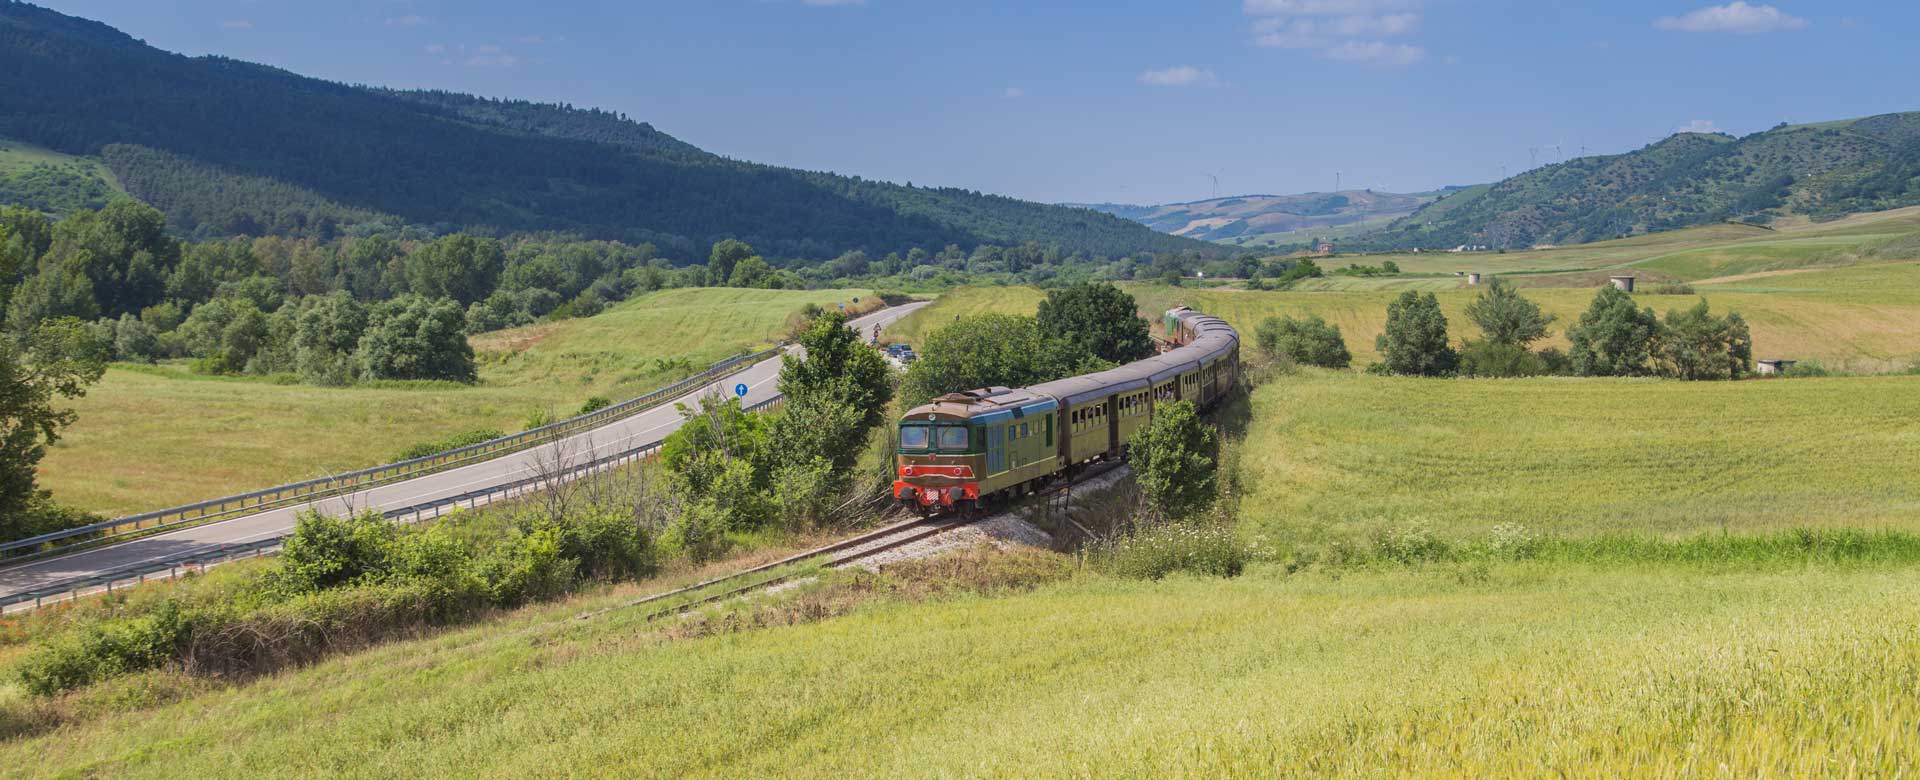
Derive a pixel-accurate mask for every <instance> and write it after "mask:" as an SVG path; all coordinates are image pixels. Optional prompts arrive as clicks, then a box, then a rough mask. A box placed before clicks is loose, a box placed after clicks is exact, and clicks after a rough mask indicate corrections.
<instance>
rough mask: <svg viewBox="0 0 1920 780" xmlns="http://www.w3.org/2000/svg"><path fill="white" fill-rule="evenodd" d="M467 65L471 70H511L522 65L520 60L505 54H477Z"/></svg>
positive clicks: (468, 60)
mask: <svg viewBox="0 0 1920 780" xmlns="http://www.w3.org/2000/svg"><path fill="white" fill-rule="evenodd" d="M466 63H467V67H469V68H511V67H513V66H515V65H518V64H520V58H519V57H516V56H514V55H511V54H507V53H505V52H497V53H494V54H475V55H473V56H471V57H468V58H467V61H466Z"/></svg>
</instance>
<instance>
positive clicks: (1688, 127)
mask: <svg viewBox="0 0 1920 780" xmlns="http://www.w3.org/2000/svg"><path fill="white" fill-rule="evenodd" d="M1673 132H1675V133H1718V132H1720V128H1719V127H1717V126H1715V125H1714V124H1713V120H1711V119H1695V120H1693V121H1691V122H1688V123H1686V124H1684V125H1681V126H1679V127H1676V128H1674V129H1673Z"/></svg>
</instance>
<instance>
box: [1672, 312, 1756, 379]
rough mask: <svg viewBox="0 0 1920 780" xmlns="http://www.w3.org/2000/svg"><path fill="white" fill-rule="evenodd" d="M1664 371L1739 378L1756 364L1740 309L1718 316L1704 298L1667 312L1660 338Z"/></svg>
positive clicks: (1694, 376)
mask: <svg viewBox="0 0 1920 780" xmlns="http://www.w3.org/2000/svg"><path fill="white" fill-rule="evenodd" d="M1658 344H1659V347H1658V353H1659V359H1660V368H1661V372H1662V373H1665V374H1666V375H1668V376H1673V377H1678V378H1680V379H1739V378H1740V377H1743V376H1746V375H1747V372H1748V371H1749V369H1750V367H1751V366H1752V365H1753V336H1752V335H1751V334H1749V333H1748V332H1747V323H1746V320H1744V319H1741V317H1740V314H1739V312H1729V313H1728V314H1727V316H1725V317H1715V316H1713V314H1712V313H1711V312H1710V311H1708V309H1707V302H1706V300H1705V299H1701V301H1700V302H1699V303H1697V304H1694V306H1693V308H1690V309H1688V310H1686V311H1683V312H1682V311H1669V312H1667V321H1666V323H1665V326H1664V327H1663V328H1661V332H1660V338H1659V341H1658Z"/></svg>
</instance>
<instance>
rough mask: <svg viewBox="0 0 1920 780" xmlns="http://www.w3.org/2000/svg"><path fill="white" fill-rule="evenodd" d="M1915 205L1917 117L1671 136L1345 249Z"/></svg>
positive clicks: (1499, 188) (1493, 190)
mask: <svg viewBox="0 0 1920 780" xmlns="http://www.w3.org/2000/svg"><path fill="white" fill-rule="evenodd" d="M1916 203H1920V113H1904V114H1884V115H1881V116H1874V117H1868V118H1865V119H1853V120H1842V121H1837V122H1824V123H1820V124H1812V125H1791V126H1789V125H1784V124H1783V125H1781V126H1779V127H1775V128H1773V129H1771V130H1767V131H1765V132H1760V133H1754V134H1752V135H1749V136H1746V137H1744V138H1734V137H1732V136H1730V135H1724V134H1702V133H1679V134H1676V135H1673V136H1670V137H1668V138H1666V139H1663V140H1661V141H1658V142H1655V143H1653V144H1650V145H1648V146H1646V147H1645V148H1642V149H1639V150H1636V151H1632V152H1628V153H1626V154H1617V155H1606V156H1597V157H1582V158H1579V159H1575V160H1568V161H1566V162H1563V163H1558V164H1555V165H1547V166H1543V167H1540V168H1536V169H1533V170H1531V171H1527V172H1526V173H1522V174H1520V175H1518V176H1515V177H1513V178H1510V179H1507V180H1505V181H1502V182H1498V183H1496V184H1492V185H1487V186H1481V187H1471V188H1468V189H1465V190H1462V191H1460V192H1456V193H1453V194H1451V195H1449V196H1447V197H1445V198H1443V199H1441V200H1438V201H1436V202H1434V203H1432V204H1429V205H1427V206H1425V207H1424V208H1422V209H1421V210H1420V211H1418V212H1415V213H1414V214H1412V215H1410V216H1407V217H1405V218H1403V219H1401V220H1399V221H1397V222H1395V223H1394V224H1393V225H1391V226H1388V227H1387V228H1385V229H1382V230H1379V231H1375V232H1372V233H1369V234H1368V235H1366V236H1365V237H1363V238H1360V239H1355V240H1349V241H1347V242H1345V243H1344V247H1346V248H1355V249H1368V248H1373V249H1405V248H1412V247H1428V248H1432V247H1450V246H1458V245H1460V244H1484V245H1488V246H1492V247H1496V248H1519V247H1527V246H1534V245H1538V244H1566V243H1578V242H1586V241H1599V240H1604V239H1609V238H1619V237H1622V236H1629V235H1635V234H1640V233H1649V232H1655V231H1661V230H1672V229H1675V228H1683V227H1689V226H1692V225H1700V224H1705V223H1710V222H1719V221H1723V220H1729V219H1738V220H1743V221H1748V222H1753V223H1756V224H1764V223H1766V222H1767V221H1769V220H1771V219H1772V218H1774V217H1777V216H1780V215H1785V214H1806V215H1812V216H1814V217H1816V218H1824V217H1836V216H1840V215H1843V214H1848V213H1853V212H1859V211H1877V210H1881V209H1888V208H1896V207H1899V206H1908V205H1913V204H1916Z"/></svg>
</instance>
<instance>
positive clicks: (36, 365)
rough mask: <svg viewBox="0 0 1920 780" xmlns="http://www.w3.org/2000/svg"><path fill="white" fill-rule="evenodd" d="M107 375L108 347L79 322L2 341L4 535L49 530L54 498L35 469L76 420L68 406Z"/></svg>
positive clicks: (0, 527) (0, 517)
mask: <svg viewBox="0 0 1920 780" xmlns="http://www.w3.org/2000/svg"><path fill="white" fill-rule="evenodd" d="M105 370H106V354H105V346H104V345H102V344H99V343H98V342H96V341H95V340H94V339H93V338H92V337H91V335H89V331H88V328H87V326H86V324H85V323H82V322H81V321H79V320H76V319H59V320H52V321H49V322H46V323H42V324H40V325H39V326H38V327H36V328H35V329H34V330H33V331H32V332H31V334H30V335H29V336H27V337H26V338H24V339H14V338H7V337H0V537H3V538H7V539H17V538H21V537H24V536H30V535H32V534H34V533H38V532H41V531H43V530H46V529H43V528H41V526H40V523H41V515H42V514H43V513H44V511H45V509H46V504H47V502H48V494H47V493H46V492H45V491H42V490H40V489H39V488H38V487H37V486H36V485H35V483H34V472H35V469H36V468H37V467H38V465H39V463H40V459H41V458H42V457H44V456H45V455H46V452H47V447H48V446H50V445H52V444H53V443H54V442H56V441H59V440H60V431H61V430H62V429H64V428H66V427H67V426H69V425H72V424H73V421H74V420H75V419H76V417H77V415H76V414H75V412H74V411H73V409H72V408H71V407H70V406H69V405H68V404H65V403H62V402H61V401H62V400H63V399H65V400H71V399H74V398H79V397H80V396H82V395H85V394H86V389H87V386H88V385H91V384H93V383H94V382H95V381H98V380H99V379H100V375H101V373H102V372H104V371H105Z"/></svg>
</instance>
